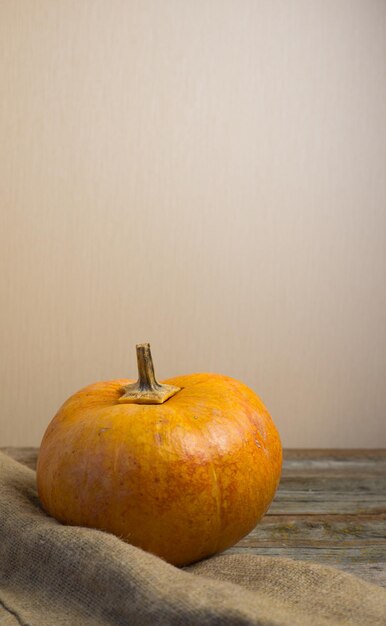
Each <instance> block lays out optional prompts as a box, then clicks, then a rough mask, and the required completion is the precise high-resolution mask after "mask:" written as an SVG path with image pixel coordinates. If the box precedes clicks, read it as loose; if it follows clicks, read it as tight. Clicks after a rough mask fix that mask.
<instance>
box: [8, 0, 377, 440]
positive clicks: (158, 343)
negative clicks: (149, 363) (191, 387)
mask: <svg viewBox="0 0 386 626" xmlns="http://www.w3.org/2000/svg"><path fill="white" fill-rule="evenodd" d="M385 70H386V3H385V2H383V1H381V0H380V1H378V0H361V1H356V0H347V1H346V0H320V1H312V0H304V1H301V0H293V1H291V2H287V1H286V0H285V1H284V0H283V1H281V2H279V1H274V0H264V1H259V0H198V1H196V0H162V1H161V0H157V1H156V0H154V1H150V0H138V1H134V0H125V1H124V0H122V1H120V0H23V1H21V0H1V3H0V85H1V101H0V138H1V144H0V156H1V173H0V207H1V232H0V261H1V276H0V280H1V314H0V316H1V317H0V341H1V355H2V358H1V380H2V387H1V407H2V408H1V415H0V441H1V445H34V444H38V443H39V442H40V438H41V436H42V434H43V432H44V429H45V427H46V425H47V424H48V422H49V420H50V419H51V417H52V416H53V414H54V412H55V411H56V409H57V408H58V406H59V405H60V404H61V403H62V402H63V401H64V399H65V398H66V397H67V396H68V395H69V394H71V393H72V392H73V391H75V390H77V389H78V388H79V387H82V386H84V385H86V384H88V383H90V382H93V381H95V380H98V379H105V378H107V379H108V378H114V377H120V376H125V375H127V376H134V373H135V354H134V344H135V343H136V342H142V341H146V340H150V341H151V343H152V347H153V354H154V357H155V360H156V366H157V368H156V369H157V372H158V374H159V377H160V378H163V377H168V376H172V375H176V374H179V373H188V372H194V371H205V370H206V371H218V372H222V373H225V374H228V375H231V376H234V377H236V378H239V379H242V380H244V381H245V382H246V383H247V384H249V385H250V386H251V387H253V388H254V389H255V390H256V391H257V392H258V393H259V395H261V397H262V398H263V400H264V401H265V402H266V404H267V405H268V407H269V409H270V411H271V413H272V415H273V416H274V419H275V421H276V423H277V425H278V426H279V429H280V432H281V435H282V439H283V443H284V444H285V445H286V446H311V447H324V446H336V447H341V446H354V447H355V446H357V447H366V446H369V447H373V446H375V447H381V446H386V421H385V404H386V381H385V372H386V367H385V365H386V357H385V354H386V350H385V348H386V331H385V314H386V295H385V267H386V252H385V248H386V246H385V243H386V237H385V232H386V212H385V198H386V193H385V192H386V176H385V157H386V123H385V102H386V71H385Z"/></svg>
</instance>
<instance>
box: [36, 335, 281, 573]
mask: <svg viewBox="0 0 386 626" xmlns="http://www.w3.org/2000/svg"><path fill="white" fill-rule="evenodd" d="M137 360H138V369H139V379H138V381H137V382H136V383H133V382H131V381H128V380H126V379H122V380H112V381H108V382H97V383H95V384H92V385H90V386H88V387H85V388H84V389H81V390H80V391H78V392H77V393H75V394H74V395H73V396H71V397H70V398H69V399H68V400H67V401H66V402H65V403H64V404H63V406H62V407H61V408H60V409H59V411H58V413H57V414H56V415H55V417H54V418H53V420H52V422H51V423H50V424H49V426H48V428H47V430H46V432H45V434H44V437H43V440H42V443H41V447H40V451H39V457H38V465H37V486H38V494H39V498H40V501H41V504H42V506H43V508H44V509H45V510H46V512H47V513H48V514H50V515H51V516H53V517H55V518H56V519H57V520H59V521H60V522H62V523H64V524H70V525H76V526H86V527H91V528H97V529H101V530H104V531H107V532H110V533H113V534H115V535H117V536H118V537H120V538H121V539H123V540H124V541H127V542H129V543H131V544H133V545H135V546H138V547H140V548H142V549H144V550H146V551H148V552H152V553H153V554H156V555H158V556H160V557H162V558H163V559H165V560H166V561H168V562H170V563H172V564H174V565H186V564H188V563H192V562H194V561H197V560H199V559H202V558H204V557H207V556H209V555H212V554H215V553H217V552H220V551H222V550H225V549H226V548H228V547H230V546H232V545H233V544H235V543H236V542H237V541H239V540H240V539H241V538H242V537H243V536H244V535H246V534H248V533H249V532H250V531H251V530H252V529H253V528H254V526H255V525H256V523H257V522H258V521H259V519H260V518H261V517H262V516H263V515H264V513H265V512H266V511H267V509H268V507H269V505H270V503H271V501H272V498H273V496H274V494H275V490H276V488H277V485H278V482H279V478H280V471H281V463H282V450H281V444H280V439H279V435H278V432H277V430H276V428H275V426H274V424H273V422H272V419H271V417H270V416H269V414H268V412H267V409H266V408H265V407H264V405H263V403H262V402H261V400H260V399H259V398H258V397H257V396H256V394H255V393H254V392H253V391H252V390H251V389H249V388H248V387H247V386H246V385H244V384H243V383H241V382H239V381H237V380H234V379H232V378H229V377H228V376H222V375H219V374H208V373H203V374H191V375H186V376H179V377H177V378H173V379H170V380H167V381H166V382H165V383H164V384H161V383H159V382H158V381H157V379H156V378H155V375H154V367H153V362H152V359H151V353H150V346H149V344H140V345H138V346H137Z"/></svg>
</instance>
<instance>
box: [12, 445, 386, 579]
mask: <svg viewBox="0 0 386 626" xmlns="http://www.w3.org/2000/svg"><path fill="white" fill-rule="evenodd" d="M2 451H3V452H6V453H7V454H9V455H11V456H12V457H14V458H15V459H17V460H18V461H20V462H21V463H24V464H25V465H28V466H29V467H31V468H35V465H36V458H37V449H36V448H2ZM235 552H239V553H246V552H248V553H252V554H266V555H271V556H281V557H290V558H293V559H300V560H305V561H314V562H318V563H326V564H328V565H332V566H334V567H338V568H340V569H343V570H345V571H347V572H351V573H353V574H356V575H357V576H360V577H362V578H364V579H366V580H369V581H371V582H374V583H377V584H379V585H383V586H386V450H286V451H285V453H284V465H283V474H282V480H281V484H280V488H279V490H278V492H277V494H276V497H275V500H274V502H273V503H272V505H271V508H270V510H269V512H268V514H267V515H266V516H265V517H264V519H263V520H262V521H261V522H260V524H258V526H256V528H255V529H254V530H253V531H252V532H251V533H250V534H249V535H248V536H247V537H245V538H244V539H242V540H241V541H240V542H239V543H238V544H237V545H236V546H234V547H233V548H231V549H230V550H228V553H235Z"/></svg>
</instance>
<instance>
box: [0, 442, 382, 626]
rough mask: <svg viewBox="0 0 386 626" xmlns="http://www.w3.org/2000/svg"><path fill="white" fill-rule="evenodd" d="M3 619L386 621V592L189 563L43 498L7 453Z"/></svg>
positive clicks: (311, 576)
mask: <svg viewBox="0 0 386 626" xmlns="http://www.w3.org/2000/svg"><path fill="white" fill-rule="evenodd" d="M0 624H1V626H20V624H22V625H23V626H27V625H28V626H100V625H104V626H107V625H119V626H128V625H130V626H131V625H133V626H134V625H137V624H138V625H140V626H141V625H144V626H146V625H147V624H149V625H152V626H154V625H157V624H161V625H164V624H165V625H169V624H170V625H176V626H177V625H178V626H180V625H181V626H189V625H193V624H194V625H199V626H201V625H203V626H206V625H213V624H216V625H217V624H218V625H221V626H222V625H224V626H226V625H227V624H228V625H230V624H232V625H235V626H236V625H237V626H239V625H240V626H241V625H244V624H248V625H252V624H254V625H257V624H259V625H260V624H261V625H263V626H279V625H280V626H306V625H307V626H338V625H341V624H347V625H348V624H350V625H353V626H354V625H355V626H356V625H357V626H367V625H369V626H370V625H374V626H381V625H382V626H385V625H386V592H385V590H383V589H382V588H381V587H377V586H375V585H372V584H370V583H367V582H364V581H362V580H360V579H358V578H356V577H354V576H350V575H348V574H345V573H343V572H340V571H339V570H335V569H332V568H328V567H322V566H319V565H314V564H308V563H304V562H303V563H302V562H293V561H290V560H287V559H279V558H271V557H263V556H254V555H228V556H227V555H223V556H221V555H220V556H217V557H213V558H211V559H208V560H206V561H203V562H201V563H198V564H196V565H193V566H190V567H188V568H185V569H184V570H182V569H178V568H176V567H173V566H171V565H169V564H167V563H165V562H164V561H162V560H161V559H159V558H157V557H155V556H152V555H150V554H147V553H145V552H143V551H142V550H139V549H138V548H134V547H132V546H130V545H127V544H126V543H124V542H123V541H121V540H120V539H118V538H116V537H114V536H112V535H109V534H107V533H104V532H101V531H97V530H89V529H85V528H78V527H68V526H63V525H61V524H59V523H58V522H56V521H55V520H54V519H52V518H50V517H48V516H47V515H45V513H44V512H43V511H42V510H41V508H40V506H39V501H38V499H37V493H36V488H35V472H33V471H32V470H30V469H28V468H27V467H24V466H22V465H21V464H19V463H17V462H16V461H14V460H13V459H11V458H9V457H7V456H6V455H4V454H2V453H0Z"/></svg>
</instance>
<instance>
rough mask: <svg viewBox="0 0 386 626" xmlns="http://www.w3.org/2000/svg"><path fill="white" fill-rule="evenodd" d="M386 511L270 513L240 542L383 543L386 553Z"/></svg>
mask: <svg viewBox="0 0 386 626" xmlns="http://www.w3.org/2000/svg"><path fill="white" fill-rule="evenodd" d="M385 538H386V514H385V515H379V516H373V515H367V516H359V515H351V516H350V515H325V516H319V517H318V518H315V516H313V515H304V516H298V515H292V516H291V515H287V516H280V515H279V516H274V515H266V516H265V517H264V519H263V520H262V521H261V522H260V523H259V524H258V525H257V526H256V528H254V530H253V531H252V532H251V533H249V535H247V536H246V537H244V538H243V539H242V540H241V541H240V542H239V544H238V545H240V546H245V547H248V546H251V547H259V546H261V547H267V546H272V547H302V546H305V545H310V546H321V547H323V546H330V545H331V544H335V543H339V545H340V546H348V547H350V546H353V545H358V546H367V545H380V546H381V547H382V550H383V551H384V553H385V556H386V540H385Z"/></svg>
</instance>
